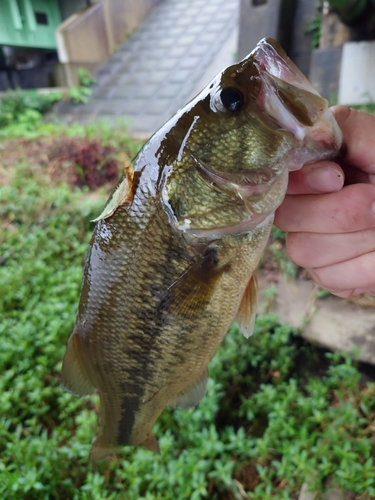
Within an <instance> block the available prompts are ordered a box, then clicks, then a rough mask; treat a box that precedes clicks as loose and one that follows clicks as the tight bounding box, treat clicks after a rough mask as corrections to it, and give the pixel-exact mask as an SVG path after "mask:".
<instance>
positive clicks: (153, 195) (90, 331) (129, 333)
mask: <svg viewBox="0 0 375 500" xmlns="http://www.w3.org/2000/svg"><path fill="white" fill-rule="evenodd" d="M341 145H342V133H341V131H340V129H339V127H338V125H337V123H336V121H335V119H334V117H333V114H332V113H331V111H330V109H329V108H328V102H327V101H326V100H325V99H324V98H322V97H321V96H320V95H319V94H318V93H317V92H316V90H314V88H313V87H312V86H311V84H310V83H309V82H308V80H307V79H306V78H305V77H304V76H303V74H302V73H301V72H300V71H299V69H298V68H297V66H296V65H295V64H294V63H293V62H292V61H291V59H290V58H289V57H288V56H287V54H286V53H285V52H284V50H283V49H282V48H281V46H280V45H279V44H278V42H276V41H275V40H273V39H270V38H265V39H263V40H261V41H260V42H259V43H258V44H257V46H256V47H255V48H254V50H253V51H252V52H251V53H250V54H249V55H248V56H247V57H246V58H244V59H243V60H242V61H240V62H239V63H236V64H234V65H231V66H230V67H228V68H226V69H225V70H224V71H222V72H221V73H220V74H218V75H217V76H216V77H215V78H214V79H213V80H212V81H211V82H210V83H209V84H208V85H207V86H206V88H204V89H203V90H202V92H200V93H199V94H198V95H197V96H196V97H195V98H194V99H192V100H191V101H190V103H188V104H187V105H186V106H185V107H184V108H182V109H181V110H179V111H178V112H177V113H176V114H175V115H174V116H173V117H172V118H171V119H170V120H169V121H167V122H166V124H165V125H163V126H162V127H161V128H160V129H159V130H158V131H157V132H156V133H155V134H154V135H153V136H152V137H151V139H150V140H149V141H148V142H147V143H146V144H145V145H144V146H143V148H142V149H141V150H140V152H139V153H138V155H137V156H136V158H135V159H134V160H133V161H132V162H128V164H126V165H125V168H124V173H123V176H122V177H121V179H120V181H119V183H118V185H117V186H116V188H115V189H114V192H113V194H112V195H111V197H110V198H109V200H108V202H107V204H106V205H105V207H104V209H103V212H102V213H101V214H100V216H99V217H98V218H97V219H96V220H95V222H96V225H95V229H94V232H93V235H92V238H91V241H90V245H89V250H88V254H87V258H86V263H85V269H84V276H83V280H82V287H81V294H80V302H79V306H78V312H77V318H76V323H75V326H74V329H73V332H72V334H71V336H70V338H69V340H68V344H67V349H66V353H65V356H64V359H63V365H62V377H61V380H62V386H63V387H64V388H65V389H66V390H68V391H70V392H71V393H73V394H75V395H77V396H83V395H86V394H91V393H93V392H94V391H97V393H98V394H99V397H100V407H101V410H100V427H101V432H100V434H99V436H98V437H97V438H96V439H95V440H94V442H93V445H92V448H91V452H90V459H91V460H93V461H94V462H95V461H97V460H102V459H104V458H107V457H108V456H110V455H113V454H118V453H121V451H122V450H123V447H124V446H127V445H131V446H142V447H144V448H147V449H149V450H152V451H155V452H159V446H158V442H157V439H156V437H155V436H154V435H153V433H152V428H153V426H154V424H155V422H156V420H157V418H158V417H159V415H160V414H161V412H162V411H163V410H164V408H166V407H167V406H170V407H172V408H177V407H180V408H192V407H195V406H197V405H198V404H199V402H200V400H201V399H202V398H203V397H204V395H205V392H206V384H207V377H208V369H207V367H208V363H209V362H210V360H211V359H212V358H213V356H214V354H215V352H216V351H217V349H218V347H219V345H220V343H221V341H222V340H223V338H224V336H225V335H226V333H227V331H228V330H229V329H230V327H231V324H232V323H233V321H235V320H236V321H237V322H238V324H239V325H240V327H241V329H242V332H243V333H244V335H245V337H248V336H249V335H250V334H251V333H252V330H253V328H254V320H255V314H256V279H255V275H254V272H255V270H256V268H257V265H258V262H259V259H260V257H261V255H262V253H263V251H264V249H265V246H266V243H267V240H268V237H269V234H270V230H271V227H272V223H273V218H274V212H275V210H276V208H277V207H278V206H279V205H280V204H281V203H282V201H283V198H284V196H285V193H286V189H287V184H288V172H289V171H292V170H297V169H299V168H301V167H302V166H303V164H305V163H308V162H314V161H318V160H321V159H325V158H333V157H335V156H337V155H338V154H339V152H340V148H341Z"/></svg>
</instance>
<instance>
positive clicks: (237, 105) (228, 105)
mask: <svg viewBox="0 0 375 500" xmlns="http://www.w3.org/2000/svg"><path fill="white" fill-rule="evenodd" d="M220 99H221V102H222V103H223V106H224V108H225V109H227V110H228V111H238V110H240V109H241V108H242V106H243V104H244V98H243V94H242V92H241V91H240V90H238V89H236V88H235V87H226V88H225V89H223V90H222V91H221V93H220Z"/></svg>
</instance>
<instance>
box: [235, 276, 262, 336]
mask: <svg viewBox="0 0 375 500" xmlns="http://www.w3.org/2000/svg"><path fill="white" fill-rule="evenodd" d="M257 290H258V287H257V280H256V277H255V275H253V276H252V277H251V279H250V281H249V283H248V284H247V286H246V289H245V292H244V294H243V297H242V300H241V303H240V307H239V308H238V312H237V317H236V321H237V323H238V325H239V327H240V329H241V331H242V333H243V334H244V336H245V337H246V338H249V337H250V335H251V334H252V333H253V331H254V325H255V316H256V305H257Z"/></svg>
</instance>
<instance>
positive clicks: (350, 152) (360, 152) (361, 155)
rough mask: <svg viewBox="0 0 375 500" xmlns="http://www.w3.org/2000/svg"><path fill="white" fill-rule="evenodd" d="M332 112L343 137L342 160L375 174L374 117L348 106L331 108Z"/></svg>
mask: <svg viewBox="0 0 375 500" xmlns="http://www.w3.org/2000/svg"><path fill="white" fill-rule="evenodd" d="M332 112H333V114H334V116H335V118H336V120H337V123H338V125H339V127H340V128H341V130H342V132H343V135H344V143H345V146H346V152H345V154H344V160H345V162H346V163H348V164H349V165H352V166H354V167H357V168H359V169H361V170H363V171H364V172H367V173H369V174H375V140H374V137H375V116H373V115H369V114H368V113H363V112H362V111H358V110H356V109H353V108H349V107H348V106H333V108H332Z"/></svg>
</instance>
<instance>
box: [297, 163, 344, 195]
mask: <svg viewBox="0 0 375 500" xmlns="http://www.w3.org/2000/svg"><path fill="white" fill-rule="evenodd" d="M306 182H307V184H308V185H309V187H310V188H311V189H313V190H314V191H316V192H318V193H331V192H333V191H339V190H340V189H341V188H342V187H343V185H344V176H343V175H342V173H341V172H339V171H338V170H335V169H334V168H332V167H321V168H314V169H313V170H311V172H310V173H309V175H308V176H307V178H306Z"/></svg>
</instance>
